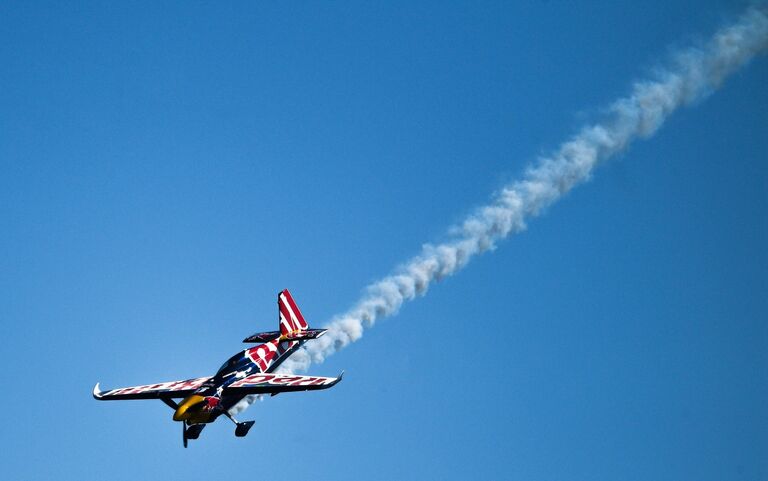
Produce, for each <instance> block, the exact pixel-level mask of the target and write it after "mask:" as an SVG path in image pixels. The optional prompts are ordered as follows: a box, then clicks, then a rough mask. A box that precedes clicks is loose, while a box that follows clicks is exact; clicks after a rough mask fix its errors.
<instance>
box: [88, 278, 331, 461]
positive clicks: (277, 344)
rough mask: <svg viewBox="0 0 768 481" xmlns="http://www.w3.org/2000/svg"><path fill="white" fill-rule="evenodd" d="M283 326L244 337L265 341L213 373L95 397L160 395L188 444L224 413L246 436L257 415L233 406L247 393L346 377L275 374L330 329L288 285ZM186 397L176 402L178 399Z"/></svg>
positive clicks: (324, 384) (310, 386) (305, 387)
mask: <svg viewBox="0 0 768 481" xmlns="http://www.w3.org/2000/svg"><path fill="white" fill-rule="evenodd" d="M277 305H278V311H279V316H280V330H279V331H271V332H262V333H258V334H254V335H252V336H249V337H246V338H245V339H243V342H247V343H260V344H259V345H257V346H255V347H251V348H248V349H246V350H244V351H241V352H238V353H237V354H235V355H234V356H232V357H231V358H230V359H229V360H228V361H227V362H225V363H224V365H222V366H221V368H219V370H218V372H216V374H215V375H213V376H211V377H199V378H196V379H187V380H184V381H171V382H161V383H158V384H147V385H144V386H133V387H124V388H120V389H112V390H110V391H100V390H99V384H98V383H97V384H96V387H94V388H93V397H94V398H96V399H98V400H100V401H111V400H121V399H160V400H161V401H163V402H164V403H165V404H167V405H168V406H170V407H171V409H173V410H174V413H173V420H174V421H179V422H181V423H182V425H181V426H182V431H183V440H184V447H185V448H186V447H187V440H188V439H197V438H198V437H199V436H200V432H201V431H202V430H203V428H204V427H205V425H206V424H208V423H212V422H214V421H215V420H216V419H217V418H218V417H219V416H221V415H222V414H223V415H225V416H226V417H228V418H229V419H231V420H232V422H234V423H235V425H236V426H237V427H236V428H235V436H238V437H243V436H245V435H246V434H248V431H249V430H250V429H251V426H253V423H254V421H245V422H238V421H237V420H236V419H235V418H234V417H232V415H231V414H230V413H229V410H230V409H231V408H232V407H233V406H234V405H235V404H237V403H238V402H240V401H241V400H242V399H243V398H244V397H245V396H248V395H251V394H271V395H273V396H276V395H277V394H279V393H281V392H290V391H310V390H315V389H327V388H329V387H331V386H334V385H335V384H336V383H337V382H339V381H341V377H342V375H343V374H344V373H343V372H342V373H341V374H340V375H339V377H317V376H294V375H282V374H272V373H273V372H274V370H275V369H277V367H278V366H279V365H280V364H281V363H282V362H283V361H285V360H286V359H288V357H289V356H290V355H291V354H293V353H294V352H296V350H297V349H299V347H301V346H302V345H303V344H304V343H305V342H307V341H308V340H310V339H317V338H318V337H320V336H322V335H323V334H325V331H326V329H309V325H308V324H307V321H305V320H304V316H302V315H301V311H299V308H298V306H296V302H295V301H294V300H293V297H291V293H290V292H288V289H285V290H283V291H282V292H280V293H279V294H278V295H277ZM177 398H183V399H182V401H181V402H179V403H177V402H176V401H174V399H177Z"/></svg>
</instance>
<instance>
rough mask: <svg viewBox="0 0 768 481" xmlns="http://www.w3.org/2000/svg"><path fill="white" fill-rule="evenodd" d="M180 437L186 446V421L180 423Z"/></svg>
mask: <svg viewBox="0 0 768 481" xmlns="http://www.w3.org/2000/svg"><path fill="white" fill-rule="evenodd" d="M181 437H182V438H183V439H184V447H185V448H186V447H187V423H186V422H182V423H181Z"/></svg>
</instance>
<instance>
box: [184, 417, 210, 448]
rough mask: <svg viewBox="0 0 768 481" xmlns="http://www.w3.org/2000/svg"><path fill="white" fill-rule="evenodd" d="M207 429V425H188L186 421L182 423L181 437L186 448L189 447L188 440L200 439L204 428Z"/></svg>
mask: <svg viewBox="0 0 768 481" xmlns="http://www.w3.org/2000/svg"><path fill="white" fill-rule="evenodd" d="M204 427H205V424H192V425H189V426H188V425H187V423H186V421H185V422H183V423H181V430H182V432H181V435H182V438H183V439H184V447H185V448H186V447H187V440H188V439H197V438H199V437H200V433H201V432H203V428H204Z"/></svg>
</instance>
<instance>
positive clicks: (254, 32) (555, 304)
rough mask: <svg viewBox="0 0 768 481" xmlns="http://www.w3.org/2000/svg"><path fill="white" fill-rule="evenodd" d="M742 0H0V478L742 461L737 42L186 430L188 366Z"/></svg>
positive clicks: (333, 304)
mask: <svg viewBox="0 0 768 481" xmlns="http://www.w3.org/2000/svg"><path fill="white" fill-rule="evenodd" d="M745 6H746V2H740V1H735V2H725V1H707V2H702V1H700V0H696V1H693V0H691V1H673V2H671V1H663V2H634V1H633V2H615V1H602V2H584V3H582V2H558V1H551V2H539V1H530V2H517V3H515V4H512V3H511V2H481V3H475V2H472V3H463V4H459V3H446V2H434V3H423V2H419V3H418V4H414V2H399V3H396V2H386V3H385V2H375V3H370V2H349V3H346V4H345V3H334V2H306V3H296V2H290V3H286V2H275V3H264V2H261V3H256V2H248V3H237V4H227V5H214V4H205V3H197V2H195V3H192V2H183V3H180V4H172V3H163V4H157V2H148V3H127V4H120V5H118V4H111V5H110V4H105V3H101V2H99V3H93V4H89V3H80V4H76V5H75V4H67V5H62V4H60V3H59V2H55V3H51V4H43V3H34V4H32V3H30V2H3V3H2V4H0V65H1V66H2V67H1V68H0V336H1V337H0V339H2V343H1V344H0V353H1V354H0V360H2V364H3V368H2V370H1V371H0V382H1V383H2V387H3V395H2V399H3V403H2V404H3V412H4V416H3V419H2V424H1V425H0V458H1V459H2V463H0V478H2V479H6V480H16V479H18V480H22V479H23V480H37V479H39V480H54V479H55V480H83V479H112V480H129V479H131V480H132V479H206V478H207V479H243V478H247V479H270V480H292V479H318V480H336V479H338V480H359V479H370V480H389V479H457V480H458V479H510V480H526V481H530V480H542V481H544V480H547V481H552V480H585V481H587V480H589V481H597V480H617V479H621V480H638V481H640V480H654V481H659V480H685V479H691V480H693V479H695V480H698V481H706V480H713V481H714V480H718V481H722V480H754V481H758V480H765V479H766V478H768V456H766V453H768V323H767V322H766V321H767V320H768V250H767V249H766V245H768V214H767V213H768V162H767V161H766V159H768V87H766V85H768V58H765V57H761V58H757V59H756V60H755V61H754V62H752V63H751V64H750V65H748V66H747V67H746V68H745V69H742V70H741V71H740V72H738V73H737V74H736V75H735V76H733V77H731V78H730V79H729V80H728V81H727V83H726V84H725V85H724V86H723V88H722V89H720V90H719V91H718V92H716V93H715V94H714V95H713V96H711V97H710V98H708V99H706V100H705V101H703V102H701V103H699V104H697V105H695V106H693V107H691V108H688V109H684V110H681V111H679V112H678V113H676V114H675V115H674V116H673V117H672V118H671V119H670V120H669V122H668V123H667V124H666V125H665V126H664V127H663V128H662V129H661V130H660V131H659V132H658V134H657V135H656V136H655V137H653V138H652V139H650V140H648V141H643V142H640V143H637V144H635V145H633V146H632V148H631V149H630V150H629V151H628V152H627V153H625V154H624V155H622V156H621V157H620V158H617V159H613V160H612V161H611V162H610V163H607V164H605V165H603V166H602V167H601V168H599V169H598V170H597V171H596V175H595V177H594V178H593V180H592V181H590V182H589V183H587V184H586V185H583V186H581V187H579V188H577V189H576V190H574V191H573V192H572V193H571V194H569V195H568V196H566V197H565V198H564V199H563V200H562V201H561V202H559V203H558V204H556V205H555V206H553V207H552V208H551V209H549V211H548V212H547V213H546V215H544V216H542V217H540V218H538V219H535V220H534V221H532V222H531V223H530V226H529V229H528V231H527V232H525V233H523V234H521V235H519V236H516V237H513V238H510V239H508V240H507V241H505V242H503V243H501V245H500V246H499V248H498V249H497V250H496V251H495V252H493V253H489V254H486V255H484V256H481V257H479V258H477V259H475V260H473V261H472V263H471V264H470V265H469V266H468V267H467V268H466V269H465V270H464V271H462V272H461V273H459V274H458V275H457V276H455V277H452V278H450V279H447V280H445V281H444V282H441V283H439V284H437V285H435V286H433V288H432V289H431V290H430V292H429V293H428V295H427V296H426V297H424V298H422V299H419V300H417V301H416V302H413V303H410V304H407V305H406V306H404V308H403V309H402V310H401V312H400V314H398V315H397V316H395V317H392V318H389V319H386V320H384V321H382V322H380V323H379V324H378V325H377V326H376V327H375V328H374V329H372V330H370V331H367V332H366V334H365V336H364V337H363V339H361V340H360V341H359V342H358V343H356V344H353V345H351V346H350V347H348V348H347V349H345V350H344V351H342V352H340V353H338V354H336V355H335V356H333V357H331V358H330V359H328V360H327V361H326V362H325V363H324V364H321V365H314V366H312V368H311V371H310V373H313V374H319V375H335V374H337V373H338V372H339V371H341V370H342V369H344V370H346V376H345V378H344V381H343V382H342V383H340V384H339V385H337V386H336V387H334V388H333V389H331V390H328V391H322V392H314V393H299V394H286V395H281V396H278V397H276V398H272V399H268V400H266V401H264V402H261V403H258V404H257V405H255V406H253V407H252V408H251V409H250V410H249V411H247V412H246V413H244V414H241V415H240V417H241V418H242V419H255V420H256V425H255V426H254V428H253V429H252V430H251V432H250V434H249V436H248V437H247V438H245V439H239V438H235V437H234V429H233V428H234V426H233V425H231V423H229V422H228V421H227V420H225V419H223V420H221V421H219V422H217V423H215V424H213V425H211V426H209V427H207V428H206V429H205V431H204V432H203V433H202V436H201V438H200V439H199V440H197V441H193V442H192V443H191V445H190V448H189V449H187V450H184V449H183V448H182V447H181V432H180V431H181V429H180V427H179V425H178V424H177V423H174V422H172V421H171V414H172V412H171V410H170V409H168V407H167V406H165V405H164V404H162V403H161V402H159V401H132V402H122V403H98V402H96V401H94V400H93V399H92V398H91V389H92V387H93V385H94V384H95V383H96V381H101V383H102V386H103V387H105V388H111V387H119V386H125V385H133V384H143V383H149V382H157V381H166V380H176V379H184V378H187V377H193V376H201V375H209V374H212V373H213V372H214V371H215V369H216V368H217V367H218V366H219V364H220V363H221V362H222V361H224V360H225V359H226V358H227V357H228V356H230V355H231V354H233V353H234V352H235V351H237V350H238V349H241V348H242V345H241V344H240V340H241V339H242V338H243V337H245V336H247V335H249V334H251V333H253V332H256V331H262V330H272V329H275V328H276V327H277V307H276V304H275V296H276V293H277V292H278V290H280V289H282V288H285V287H288V288H290V289H291V291H292V292H293V293H294V296H295V297H296V299H297V301H298V303H299V305H300V306H301V308H302V310H303V312H304V314H305V316H306V317H307V318H308V319H309V320H310V323H311V324H312V325H315V326H318V327H319V326H321V325H322V324H323V323H324V322H326V321H328V320H329V319H330V318H331V317H332V316H333V315H334V314H336V313H340V312H343V311H344V310H346V309H347V308H348V307H350V306H351V305H352V304H353V303H354V302H355V301H356V300H357V299H358V298H359V296H360V295H361V293H362V292H363V289H364V287H365V286H366V285H367V284H368V283H370V282H371V281H374V280H376V279H378V278H380V277H381V276H383V275H386V274H388V273H389V272H391V270H392V269H393V268H394V267H396V266H397V265H398V264H399V263H401V262H404V261H405V260H407V259H408V258H409V257H410V256H412V255H414V254H416V253H418V251H419V249H420V247H421V245H422V243H424V242H435V241H439V240H441V239H443V238H444V236H445V233H446V232H447V229H448V228H449V227H450V226H451V225H452V224H454V223H456V222H458V221H460V220H461V219H462V218H463V216H465V215H466V214H467V213H469V212H471V211H472V208H473V207H475V206H478V205H482V204H483V203H484V202H486V201H487V200H488V199H489V198H490V196H491V194H492V193H493V192H494V190H496V189H498V188H499V187H500V186H502V185H503V184H504V183H505V182H507V181H509V180H511V179H514V178H515V177H516V176H517V175H519V174H520V172H521V171H522V170H523V169H524V167H525V166H526V165H527V164H528V163H529V162H531V161H533V160H535V159H536V157H537V156H538V155H540V154H543V153H547V152H550V151H551V150H553V149H554V148H556V147H557V145H558V144H559V143H560V142H561V141H563V140H565V139H566V138H567V137H568V136H569V135H570V134H571V133H573V132H574V131H575V130H576V129H577V128H578V127H579V126H580V125H582V124H583V123H584V122H586V121H589V120H591V119H595V118H597V117H598V116H599V113H600V109H601V108H603V107H605V106H606V105H608V104H609V103H610V102H611V101H613V100H614V99H615V98H617V97H619V96H621V95H624V94H626V93H628V91H629V88H630V85H631V82H632V80H634V79H637V78H642V77H645V76H647V74H648V73H649V72H650V71H651V70H652V68H653V67H655V66H657V65H658V64H659V62H660V61H661V60H663V59H664V58H666V57H667V56H668V55H669V54H670V52H672V51H673V50H674V48H676V47H685V46H688V45H690V44H691V43H695V42H696V41H697V40H701V39H704V38H707V37H709V36H710V35H711V34H712V33H713V32H714V30H716V28H717V27H718V26H720V25H722V24H724V23H727V22H729V21H732V20H733V19H734V18H735V16H737V15H738V14H739V13H740V12H741V11H742V10H743V9H744V7H745Z"/></svg>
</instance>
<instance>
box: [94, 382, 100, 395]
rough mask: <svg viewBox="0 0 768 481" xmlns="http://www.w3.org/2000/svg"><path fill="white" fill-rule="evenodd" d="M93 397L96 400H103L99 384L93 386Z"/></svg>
mask: <svg viewBox="0 0 768 481" xmlns="http://www.w3.org/2000/svg"><path fill="white" fill-rule="evenodd" d="M93 397H94V399H101V390H100V389H99V383H96V385H95V386H93Z"/></svg>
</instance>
